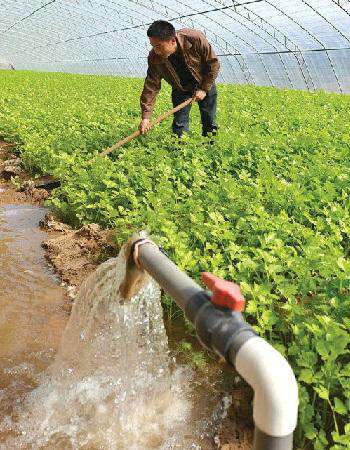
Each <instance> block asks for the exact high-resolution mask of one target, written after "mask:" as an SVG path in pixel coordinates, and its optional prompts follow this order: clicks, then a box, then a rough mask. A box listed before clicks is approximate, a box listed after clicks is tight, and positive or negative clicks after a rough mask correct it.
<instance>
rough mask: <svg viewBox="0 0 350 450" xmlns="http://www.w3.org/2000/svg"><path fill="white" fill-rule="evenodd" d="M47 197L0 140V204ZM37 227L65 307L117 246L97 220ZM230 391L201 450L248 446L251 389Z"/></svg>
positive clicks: (45, 222)
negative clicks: (74, 225) (228, 400)
mask: <svg viewBox="0 0 350 450" xmlns="http://www.w3.org/2000/svg"><path fill="white" fill-rule="evenodd" d="M4 169H5V170H4ZM11 176H12V177H16V180H18V182H19V183H18V184H20V185H21V186H20V187H16V186H15V185H14V184H13V183H12V182H11ZM49 195H50V192H49V191H47V190H45V189H37V188H35V186H34V183H33V181H32V180H30V177H29V175H28V174H26V173H25V172H24V171H23V169H22V168H21V161H20V159H19V158H18V157H17V156H16V154H15V153H14V152H13V146H12V145H10V144H6V143H1V142H0V205H6V204H14V203H16V204H25V203H28V204H37V205H43V202H44V200H46V199H47V198H48V197H49ZM40 225H41V227H42V229H43V230H45V231H47V232H48V233H49V238H48V239H46V240H45V241H44V242H43V243H42V246H43V247H44V248H45V251H46V255H45V256H46V258H47V260H49V262H50V263H51V264H52V266H53V267H54V269H55V272H56V273H57V274H58V275H59V278H60V280H61V282H62V284H63V285H64V286H65V287H66V293H67V294H66V295H67V298H68V299H69V302H68V303H67V308H66V309H67V310H68V311H69V310H70V307H71V304H72V301H73V300H74V298H75V294H76V292H77V290H78V289H79V287H80V284H81V283H82V281H83V280H84V279H85V278H86V277H87V276H88V275H89V274H90V273H91V272H92V271H94V270H95V268H96V267H97V266H98V265H99V264H100V263H101V262H103V261H105V260H106V259H108V258H109V257H111V256H115V255H116V254H117V252H118V249H117V248H116V247H115V246H114V244H113V237H114V235H113V232H112V231H110V230H103V229H101V228H100V227H99V225H97V224H90V225H87V226H84V227H82V228H80V229H79V230H75V229H73V228H71V227H70V226H69V225H67V224H65V223H62V222H60V221H59V220H58V219H57V218H56V217H55V216H54V215H53V214H52V213H51V212H49V213H47V214H46V216H45V217H44V219H42V220H41V222H40ZM203 376H205V375H203ZM233 379H234V374H232V380H233ZM230 380H231V374H230ZM230 394H231V396H232V401H233V402H232V406H231V407H230V408H229V409H228V411H227V416H226V417H225V418H223V419H222V420H220V421H219V422H220V423H219V425H218V428H217V430H216V433H215V434H216V436H215V439H214V441H215V442H214V443H212V446H211V445H210V446H208V447H207V448H206V449H205V450H209V449H221V450H248V449H251V448H252V447H251V442H252V420H251V410H250V405H251V391H250V389H249V388H247V387H246V386H245V385H244V383H240V382H238V383H233V381H232V391H231V392H230ZM208 395H209V394H208Z"/></svg>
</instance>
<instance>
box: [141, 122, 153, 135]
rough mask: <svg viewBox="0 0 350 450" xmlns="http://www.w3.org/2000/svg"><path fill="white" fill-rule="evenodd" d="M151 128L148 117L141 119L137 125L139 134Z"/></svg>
mask: <svg viewBox="0 0 350 450" xmlns="http://www.w3.org/2000/svg"><path fill="white" fill-rule="evenodd" d="M150 129H151V121H150V119H142V120H141V122H140V125H139V130H140V133H141V134H144V133H147V131H149V130H150Z"/></svg>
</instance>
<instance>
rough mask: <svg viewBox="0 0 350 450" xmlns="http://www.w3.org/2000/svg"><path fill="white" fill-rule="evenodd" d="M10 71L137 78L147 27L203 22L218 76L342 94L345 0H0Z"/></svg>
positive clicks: (349, 46) (345, 81)
mask: <svg viewBox="0 0 350 450" xmlns="http://www.w3.org/2000/svg"><path fill="white" fill-rule="evenodd" d="M0 7H1V12H2V14H1V16H2V18H1V19H2V20H1V24H0V29H1V31H0V32H1V47H0V60H1V61H2V62H6V63H7V65H9V66H10V65H13V66H14V67H15V69H30V70H42V71H62V72H74V73H94V74H110V75H125V76H132V77H144V76H145V73H146V68H147V54H148V52H149V50H150V45H149V42H148V38H147V35H146V30H147V28H148V26H149V25H150V24H151V23H152V22H153V21H154V20H158V19H164V20H168V21H170V22H171V23H173V25H174V26H175V28H176V29H180V28H185V27H189V28H196V29H199V30H202V31H203V32H204V33H205V34H206V36H207V38H208V40H209V41H210V43H211V44H212V46H213V47H214V49H215V50H216V52H217V54H218V55H219V56H220V61H221V70H220V75H219V81H221V82H229V83H253V84H257V85H265V86H271V85H272V86H276V87H289V88H293V89H308V90H315V89H325V90H328V91H334V92H341V93H349V92H350V1H349V0H242V1H232V0H157V1H153V0H114V1H111V0H27V1H17V0H5V1H4V0H0Z"/></svg>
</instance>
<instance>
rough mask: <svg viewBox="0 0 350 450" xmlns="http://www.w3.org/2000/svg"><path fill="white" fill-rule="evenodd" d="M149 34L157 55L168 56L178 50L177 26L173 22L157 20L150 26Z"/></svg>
mask: <svg viewBox="0 0 350 450" xmlns="http://www.w3.org/2000/svg"><path fill="white" fill-rule="evenodd" d="M147 36H148V37H149V41H150V44H151V45H152V47H153V50H154V51H155V53H156V54H157V55H159V56H162V57H163V58H167V57H168V56H170V55H171V54H172V53H174V52H175V51H176V48H177V42H176V35H175V28H174V27H173V25H172V24H171V23H169V22H166V21H165V20H156V21H155V22H153V23H152V24H151V25H150V27H149V28H148V30H147Z"/></svg>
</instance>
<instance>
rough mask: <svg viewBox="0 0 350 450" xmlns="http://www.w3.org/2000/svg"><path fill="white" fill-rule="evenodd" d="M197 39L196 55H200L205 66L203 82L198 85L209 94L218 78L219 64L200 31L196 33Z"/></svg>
mask: <svg viewBox="0 0 350 450" xmlns="http://www.w3.org/2000/svg"><path fill="white" fill-rule="evenodd" d="M198 33H199V38H198V40H197V46H198V47H197V48H198V53H199V54H200V55H201V57H202V60H203V61H204V64H205V66H206V71H205V73H204V74H203V81H202V83H201V85H200V89H201V90H203V91H205V92H209V91H210V88H211V87H212V85H213V83H214V81H215V79H216V78H217V76H218V73H219V69H220V62H219V59H218V57H217V56H216V53H215V52H214V50H213V48H212V46H211V45H210V43H209V42H208V40H207V38H206V37H205V36H204V34H203V33H202V32H201V31H198Z"/></svg>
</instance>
